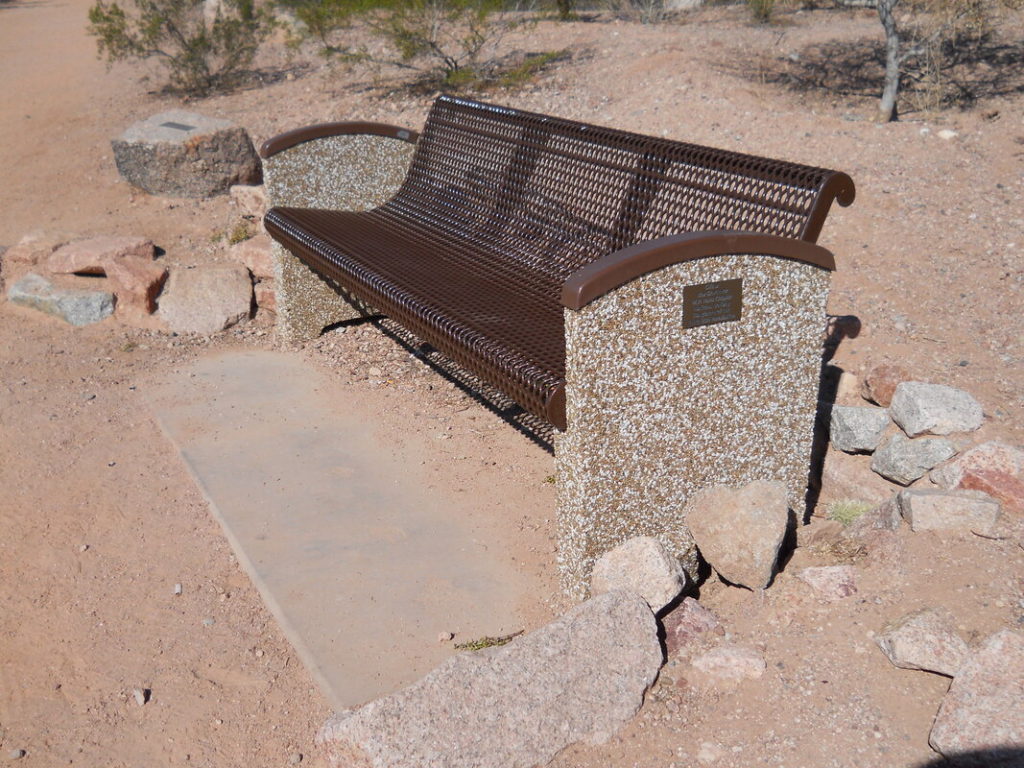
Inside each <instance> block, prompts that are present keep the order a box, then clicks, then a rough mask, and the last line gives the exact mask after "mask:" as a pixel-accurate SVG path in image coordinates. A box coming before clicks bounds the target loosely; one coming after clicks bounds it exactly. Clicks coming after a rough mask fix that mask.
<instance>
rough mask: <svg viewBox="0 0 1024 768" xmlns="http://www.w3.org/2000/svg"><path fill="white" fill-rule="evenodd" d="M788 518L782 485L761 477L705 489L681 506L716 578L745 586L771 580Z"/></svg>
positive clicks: (752, 587)
mask: <svg viewBox="0 0 1024 768" xmlns="http://www.w3.org/2000/svg"><path fill="white" fill-rule="evenodd" d="M788 522H789V509H788V507H787V502H786V488H785V486H783V485H782V484H781V483H777V482H771V481H767V480H756V481H754V482H752V483H749V484H747V485H745V486H743V487H742V488H729V487H727V486H724V485H718V486H714V487H712V488H706V489H704V490H702V491H699V492H698V493H695V494H694V495H693V496H692V497H691V498H690V500H689V501H688V502H687V505H686V525H687V527H688V528H689V529H690V533H691V534H692V536H693V539H694V541H695V542H696V544H697V548H698V549H699V550H700V554H701V556H702V557H703V558H704V559H705V560H707V561H708V562H709V563H710V564H711V566H712V567H713V568H714V569H715V571H717V572H718V574H719V575H720V576H721V577H722V578H724V579H726V580H727V581H730V582H732V583H734V584H740V585H742V586H745V587H750V588H751V589H763V588H764V587H767V586H768V584H769V583H770V582H771V580H772V574H773V573H774V572H775V559H776V558H777V557H778V554H779V547H781V546H782V539H783V537H784V536H785V534H786V526H787V524H788Z"/></svg>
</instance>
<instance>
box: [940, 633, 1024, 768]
mask: <svg viewBox="0 0 1024 768" xmlns="http://www.w3.org/2000/svg"><path fill="white" fill-rule="evenodd" d="M1022 703H1024V634H1022V633H1020V632H1013V631H1011V630H1008V629H1007V630H1003V631H1002V632H998V633H996V634H995V635H993V636H992V637H990V638H988V640H986V641H985V643H984V644H983V645H982V646H981V648H980V649H979V650H978V651H977V652H976V653H974V654H973V655H971V656H969V657H968V658H967V660H966V661H965V662H964V664H963V666H962V667H961V668H960V670H959V672H958V673H957V675H956V676H955V677H954V678H953V683H952V685H950V686H949V691H948V692H947V693H946V696H945V698H943V700H942V705H941V706H940V707H939V713H938V714H937V715H936V716H935V722H934V723H933V724H932V731H931V736H930V737H929V739H928V742H929V743H930V744H931V745H932V747H934V748H935V749H936V750H937V751H938V752H940V753H941V754H943V755H946V756H955V755H958V754H960V753H964V752H970V753H972V756H974V757H976V758H977V764H978V765H984V766H995V765H1007V766H1009V765H1010V764H1011V763H1009V762H1003V761H1002V760H1000V757H1006V756H1007V755H1008V754H1010V753H1012V752H1013V751H1016V752H1017V762H1015V763H1013V764H1015V765H1020V762H1019V761H1020V753H1021V752H1022V751H1024V706H1022Z"/></svg>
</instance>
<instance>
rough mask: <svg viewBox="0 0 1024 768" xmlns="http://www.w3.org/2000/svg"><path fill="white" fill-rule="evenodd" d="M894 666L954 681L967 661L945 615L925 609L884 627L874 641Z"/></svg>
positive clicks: (966, 649) (937, 610)
mask: <svg viewBox="0 0 1024 768" xmlns="http://www.w3.org/2000/svg"><path fill="white" fill-rule="evenodd" d="M875 642H876V643H878V647H879V648H881V649H882V652H883V653H884V654H885V655H886V656H887V657H888V658H889V661H891V662H892V663H893V664H894V665H896V666H897V667H901V668H902V669H921V670H925V671H927V672H938V673H939V674H940V675H947V676H949V677H953V676H954V675H956V674H957V672H958V671H959V670H960V667H961V666H962V665H963V663H964V661H965V660H966V658H967V654H968V648H967V643H965V642H964V641H963V638H961V637H960V636H959V635H958V634H957V633H956V627H955V624H954V621H953V617H952V616H951V615H950V614H949V612H948V611H944V610H941V609H938V608H924V609H922V610H920V611H915V612H913V613H908V614H907V615H906V616H902V617H901V618H899V619H897V620H896V621H893V622H891V623H889V624H887V625H886V626H885V627H884V628H883V629H882V632H881V633H880V634H879V635H878V637H876V638H875Z"/></svg>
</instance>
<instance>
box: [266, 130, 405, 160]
mask: <svg viewBox="0 0 1024 768" xmlns="http://www.w3.org/2000/svg"><path fill="white" fill-rule="evenodd" d="M328 136H386V137H388V138H391V139H401V140H402V141H408V142H409V143H411V144H415V143H416V141H417V140H418V139H419V134H418V133H417V132H416V131H411V130H409V129H408V128H400V127H398V126H397V125H387V124H385V123H365V122H346V123H317V124H316V125H307V126H303V127H302V128H295V129H294V130H291V131H285V132H284V133H279V134H278V135H277V136H274V137H272V138H269V139H267V140H266V141H264V142H263V144H261V145H260V157H262V158H263V159H264V160H266V159H267V158H268V157H273V156H274V155H276V154H277V153H278V152H282V151H284V150H286V149H290V148H292V147H294V146H295V145H296V144H302V143H303V142H306V141H312V140H313V139H323V138H326V137H328Z"/></svg>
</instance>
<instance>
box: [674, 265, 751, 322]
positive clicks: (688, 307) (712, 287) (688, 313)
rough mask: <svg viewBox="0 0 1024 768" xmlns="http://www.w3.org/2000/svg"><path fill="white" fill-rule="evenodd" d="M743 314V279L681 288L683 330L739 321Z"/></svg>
mask: <svg viewBox="0 0 1024 768" xmlns="http://www.w3.org/2000/svg"><path fill="white" fill-rule="evenodd" d="M742 314H743V278H741V277H738V278H736V279H735V280H720V281H719V282H717V283H701V284H700V285H687V286H685V287H684V288H683V328H696V327H697V326H700V325H714V324H716V323H727V322H729V321H731V320H739V319H740V316H741V315H742Z"/></svg>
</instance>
